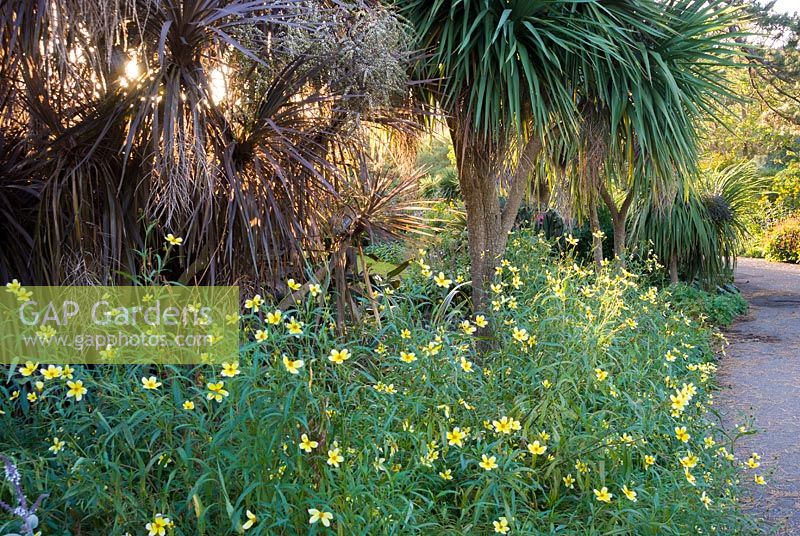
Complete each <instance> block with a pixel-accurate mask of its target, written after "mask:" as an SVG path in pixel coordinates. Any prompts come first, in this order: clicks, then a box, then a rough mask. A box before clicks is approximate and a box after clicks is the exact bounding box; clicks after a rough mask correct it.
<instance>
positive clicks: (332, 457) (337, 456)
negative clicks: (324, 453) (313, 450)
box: [327, 447, 344, 467]
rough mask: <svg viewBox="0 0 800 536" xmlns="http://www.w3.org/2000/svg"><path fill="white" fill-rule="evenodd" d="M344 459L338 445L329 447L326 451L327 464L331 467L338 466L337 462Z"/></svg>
mask: <svg viewBox="0 0 800 536" xmlns="http://www.w3.org/2000/svg"><path fill="white" fill-rule="evenodd" d="M343 461H344V456H342V453H341V452H340V449H339V447H336V448H333V449H330V450H329V451H328V461H327V464H328V465H330V466H331V467H339V464H340V463H342V462H343Z"/></svg>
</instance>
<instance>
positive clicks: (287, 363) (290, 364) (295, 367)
mask: <svg viewBox="0 0 800 536" xmlns="http://www.w3.org/2000/svg"><path fill="white" fill-rule="evenodd" d="M304 364H305V362H304V361H303V360H302V359H289V358H288V357H287V355H286V354H283V366H284V367H286V370H287V371H288V372H289V374H299V373H300V369H301V368H303V365H304Z"/></svg>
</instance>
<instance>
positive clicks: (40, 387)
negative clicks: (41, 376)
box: [33, 382, 44, 393]
mask: <svg viewBox="0 0 800 536" xmlns="http://www.w3.org/2000/svg"><path fill="white" fill-rule="evenodd" d="M33 385H35V386H36V390H37V391H39V392H40V393H41V392H42V391H44V382H36V383H34V384H33Z"/></svg>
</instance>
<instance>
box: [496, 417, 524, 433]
mask: <svg viewBox="0 0 800 536" xmlns="http://www.w3.org/2000/svg"><path fill="white" fill-rule="evenodd" d="M492 426H494V430H495V432H497V433H498V434H511V433H513V432H514V430H519V429H520V428H521V426H520V423H519V421H518V420H516V419H514V418H508V417H506V416H503V417H501V418H500V420H499V421H492Z"/></svg>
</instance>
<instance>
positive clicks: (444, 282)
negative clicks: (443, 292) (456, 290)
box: [433, 272, 453, 288]
mask: <svg viewBox="0 0 800 536" xmlns="http://www.w3.org/2000/svg"><path fill="white" fill-rule="evenodd" d="M433 282H434V283H436V286H437V287H444V288H447V287H449V286H450V285H452V284H453V280H452V279H447V278H446V277H445V275H444V272H439V273H438V274H437V275H436V276H435V277H434V278H433Z"/></svg>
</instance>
